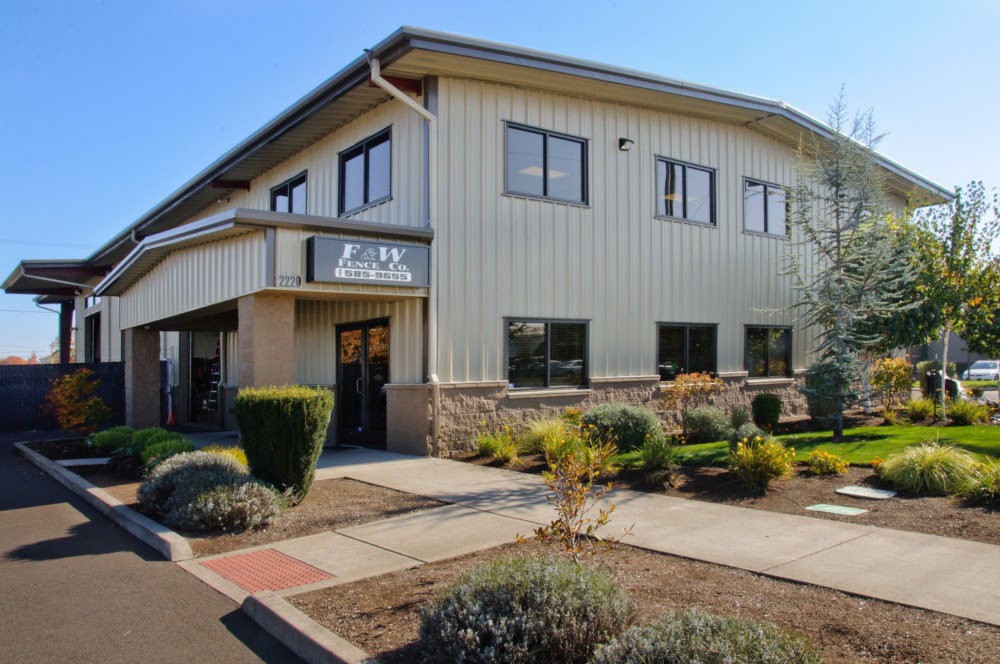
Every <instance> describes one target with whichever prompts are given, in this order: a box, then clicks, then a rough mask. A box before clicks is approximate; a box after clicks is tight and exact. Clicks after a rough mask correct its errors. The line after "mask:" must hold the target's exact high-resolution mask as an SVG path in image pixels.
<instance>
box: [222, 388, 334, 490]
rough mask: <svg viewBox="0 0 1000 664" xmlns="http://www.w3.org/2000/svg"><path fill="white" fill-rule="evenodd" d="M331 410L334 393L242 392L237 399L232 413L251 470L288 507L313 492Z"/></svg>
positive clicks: (305, 390)
mask: <svg viewBox="0 0 1000 664" xmlns="http://www.w3.org/2000/svg"><path fill="white" fill-rule="evenodd" d="M332 410H333V392H331V391H330V390H326V389H322V388H311V387H303V386H301V385H286V386H282V387H244V388H243V389H241V390H240V391H239V393H238V394H237V395H236V400H235V403H234V407H233V412H234V413H235V414H236V421H237V422H238V424H239V429H240V442H242V443H243V449H244V451H245V452H246V455H247V460H248V461H249V462H250V470H251V471H252V472H253V474H254V475H255V476H256V477H258V478H259V479H261V480H262V481H264V482H267V483H268V484H271V485H274V486H275V487H277V488H278V490H279V491H282V492H287V493H288V495H289V496H290V500H291V501H292V503H293V504H298V503H299V502H301V501H302V499H303V498H305V496H306V494H307V493H308V492H309V488H310V487H311V486H312V483H313V478H314V477H315V475H316V461H317V460H318V459H319V455H320V452H322V451H323V443H324V442H325V441H326V429H327V427H328V426H329V424H330V413H331V411H332Z"/></svg>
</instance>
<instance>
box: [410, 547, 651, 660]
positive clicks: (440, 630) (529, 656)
mask: <svg viewBox="0 0 1000 664" xmlns="http://www.w3.org/2000/svg"><path fill="white" fill-rule="evenodd" d="M634 613H635V609H634V607H633V605H632V603H631V602H630V601H629V600H628V598H627V597H626V595H625V593H624V592H623V591H622V590H621V589H620V588H619V587H618V586H617V585H616V584H615V582H614V579H613V578H612V577H611V575H610V574H608V573H607V572H603V571H599V570H594V569H585V568H581V567H578V566H577V565H574V564H573V563H571V562H569V561H557V560H551V559H544V558H537V557H534V558H510V559H500V560H495V561H492V562H489V563H486V564H483V565H480V566H479V567H477V568H475V569H473V570H472V571H471V572H469V573H466V574H464V575H463V576H461V577H460V578H459V579H458V580H457V581H456V582H455V583H453V584H452V585H451V586H450V587H448V588H447V589H446V590H445V591H444V592H443V593H442V594H441V595H439V596H438V597H437V598H435V599H434V600H433V601H432V602H431V603H430V604H429V605H428V606H426V607H425V608H423V609H422V610H421V612H420V645H421V647H422V650H423V652H424V653H425V655H426V657H427V659H428V661H431V662H448V663H449V664H450V663H451V662H523V663H525V664H532V663H535V662H537V663H539V664H553V663H554V662H560V663H563V662H565V663H574V662H578V663H581V664H582V663H583V662H586V661H587V660H588V659H589V658H590V656H591V654H592V653H593V651H594V649H595V648H596V647H597V646H598V644H600V643H605V642H607V641H609V640H610V639H612V638H613V637H615V636H616V635H617V634H619V633H620V632H621V631H622V630H624V629H626V628H627V627H628V626H629V624H630V623H631V622H632V620H633V616H634Z"/></svg>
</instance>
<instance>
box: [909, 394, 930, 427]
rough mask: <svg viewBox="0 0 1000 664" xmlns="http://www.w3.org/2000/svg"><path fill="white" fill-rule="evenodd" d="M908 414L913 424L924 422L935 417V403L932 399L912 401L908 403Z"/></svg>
mask: <svg viewBox="0 0 1000 664" xmlns="http://www.w3.org/2000/svg"><path fill="white" fill-rule="evenodd" d="M906 414H907V416H908V417H909V418H910V421H911V422H923V421H924V420H929V419H930V418H931V417H933V416H934V402H933V401H931V400H930V399H910V400H909V401H907V402H906Z"/></svg>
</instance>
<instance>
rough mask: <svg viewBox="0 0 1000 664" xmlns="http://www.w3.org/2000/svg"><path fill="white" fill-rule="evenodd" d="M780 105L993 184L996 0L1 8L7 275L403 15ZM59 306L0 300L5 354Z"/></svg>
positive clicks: (948, 179)
mask: <svg viewBox="0 0 1000 664" xmlns="http://www.w3.org/2000/svg"><path fill="white" fill-rule="evenodd" d="M403 24H407V25H415V26H419V27H424V28H430V29H434V30H441V31H445V32H453V33H457V34H463V35H469V36H473V37H478V38H481V39H489V40H494V41H499V42H505V43H509V44H514V45H517V46H524V47H528V48H537V49H542V50H547V51H552V52H555V53H559V54H562V55H568V56H573V57H579V58H585V59H589V60H596V61H598V62H604V63H608V64H613V65H619V66H624V67H630V68H633V69H639V70H643V71H648V72H652V73H655V74H660V75H664V76H670V77H674V78H680V79H685V80H689V81H694V82H697V83H702V84H706V85H711V86H716V87H720V88H725V89H729V90H736V91H739V92H745V93H749V94H754V95H758V96H763V97H772V98H776V99H781V100H782V101H785V102H787V103H789V104H791V105H792V106H794V107H796V108H798V109H800V110H802V111H805V112H806V113H809V114H810V115H813V116H815V117H818V118H820V119H823V118H825V116H826V108H827V105H828V104H829V103H830V101H831V99H832V98H833V97H834V96H835V95H836V93H837V91H838V90H839V89H840V87H841V85H844V86H846V90H847V101H848V103H849V104H850V105H851V107H852V108H869V107H870V108H873V109H874V113H875V118H876V120H877V122H878V124H879V127H880V128H881V129H882V130H883V131H885V132H888V136H887V137H886V139H885V140H884V142H883V143H882V146H881V151H882V152H883V153H884V154H885V155H887V156H888V157H890V158H892V159H894V160H896V161H898V162H900V163H902V164H903V165H905V166H907V167H909V168H911V169H913V170H915V171H917V172H918V173H920V174H921V175H924V176H926V177H928V178H930V179H932V180H934V181H936V182H938V183H939V184H941V185H944V186H945V187H948V188H951V187H953V186H955V185H958V184H964V183H966V182H968V181H969V180H971V179H981V180H983V181H985V182H986V184H987V185H988V186H998V185H1000V165H998V162H997V155H998V154H1000V137H998V133H997V131H996V124H995V118H996V116H997V109H998V108H1000V103H998V102H1000V86H998V85H997V82H998V81H997V72H1000V49H998V48H997V44H996V39H997V37H996V34H995V29H996V26H997V25H1000V3H996V2H987V1H982V2H958V1H956V2H952V3H947V4H946V3H943V2H930V1H927V0H909V1H906V2H897V1H895V0H867V1H865V2H855V1H853V0H846V1H840V2H836V3H813V2H801V0H799V1H792V2H763V1H761V2H756V3H747V2H711V1H709V0H704V1H702V2H697V3H695V2H690V1H687V2H675V1H674V0H660V1H659V2H627V1H625V0H618V1H616V2H586V1H583V2H555V1H553V2H538V1H537V0H536V1H534V2H520V1H513V2H511V1H508V2H505V3H470V2H461V3H459V2H452V1H451V0H446V1H438V2H434V3H414V2H407V3H402V2H395V1H392V0H389V1H383V2H379V3H371V4H368V3H348V2H340V1H336V2H334V1H327V2H305V1H301V2H300V1H297V0H283V1H282V2H263V1H257V0H169V1H161V0H143V1H142V2H135V1H133V0H106V1H100V0H93V1H90V2H77V1H72V2H71V1H68V0H62V1H52V2H48V3H37V2H31V1H30V0H20V1H18V2H4V3H0V62H3V63H4V67H2V68H0V90H2V91H3V95H2V96H0V99H2V101H3V103H2V104H0V130H2V131H0V181H2V182H3V183H4V185H5V188H6V192H7V193H6V196H5V200H7V205H6V206H5V207H4V209H3V210H2V211H0V273H2V275H0V278H4V277H6V275H7V274H9V273H10V272H11V271H12V270H13V269H14V267H15V266H16V265H17V261H18V260H20V259H22V258H82V257H85V256H87V255H89V254H90V253H91V252H93V251H94V250H95V249H97V248H98V247H99V246H100V245H101V244H102V243H103V242H105V241H106V240H108V239H109V238H110V237H111V236H112V235H113V234H114V233H116V232H118V231H120V230H121V229H122V228H124V227H125V226H127V225H128V224H129V223H131V222H132V221H134V220H135V219H137V218H138V217H139V216H141V215H142V214H143V213H144V212H146V211H147V210H149V209H150V208H152V207H153V206H154V205H156V203H158V202H159V201H161V200H162V199H163V198H165V197H166V196H167V195H168V194H170V193H171V192H172V191H174V190H175V189H176V188H177V187H179V186H180V185H181V184H183V183H184V182H186V181H187V180H188V179H190V178H191V177H192V176H194V175H195V174H196V173H197V172H198V171H200V170H201V169H203V168H204V167H205V166H207V165H208V164H209V163H210V162H212V161H213V160H214V159H216V158H217V157H218V156H220V155H221V154H222V153H223V152H225V151H226V150H228V149H229V148H231V147H232V146H233V145H235V144H236V143H238V142H239V141H241V140H242V139H244V138H245V137H246V136H248V135H249V134H250V133H252V132H253V131H254V130H255V129H257V128H259V127H260V126H261V125H263V124H264V123H265V122H267V121H268V120H269V119H270V118H272V117H273V116H275V115H276V114H277V113H279V112H280V111H282V110H283V109H284V108H286V107H288V106H289V105H290V104H292V103H293V102H294V101H295V100H296V99H298V98H300V97H301V96H303V95H304V94H306V93H307V92H308V91H309V90H311V89H312V88H314V87H315V86H317V85H318V84H319V83H320V82H322V81H323V80H325V79H326V78H327V77H329V76H330V75H331V74H333V73H334V72H336V71H337V70H339V69H340V68H341V67H343V66H344V65H346V64H347V63H348V62H350V61H351V60H352V59H354V58H355V57H357V56H358V55H359V54H360V53H361V52H362V49H363V48H366V47H370V46H372V45H374V44H375V43H377V42H378V41H380V40H381V39H382V38H384V37H385V36H387V35H388V34H390V33H391V32H392V31H394V30H395V29H396V28H398V27H399V26H400V25H403ZM56 329H57V327H56V316H55V315H54V314H49V313H44V312H39V311H38V310H37V309H36V308H35V307H34V304H33V303H32V301H31V298H30V297H29V296H11V295H0V357H5V356H7V355H13V354H18V355H23V356H27V355H30V354H31V352H32V351H33V350H34V351H37V352H38V353H39V354H40V355H41V354H45V353H47V352H48V345H49V343H50V341H51V340H52V339H53V337H54V336H55V335H56Z"/></svg>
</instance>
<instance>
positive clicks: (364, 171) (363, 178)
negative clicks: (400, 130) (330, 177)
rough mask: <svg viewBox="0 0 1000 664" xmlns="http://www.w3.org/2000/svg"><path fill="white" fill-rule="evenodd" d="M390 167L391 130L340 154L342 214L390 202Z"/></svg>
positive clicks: (370, 137)
mask: <svg viewBox="0 0 1000 664" xmlns="http://www.w3.org/2000/svg"><path fill="white" fill-rule="evenodd" d="M391 167H392V128H391V127H390V128H388V129H385V130H383V131H380V132H379V133H377V134H375V135H374V136H369V137H368V138H366V139H365V140H363V141H361V142H360V143H358V144H357V145H355V146H354V147H351V148H348V149H347V150H344V151H343V152H341V153H340V210H339V214H344V213H346V212H353V211H354V210H357V209H359V208H363V207H365V206H366V205H371V204H373V203H378V202H380V201H384V200H388V198H389V192H390V191H391V190H390V173H391V172H392V168H391Z"/></svg>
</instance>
